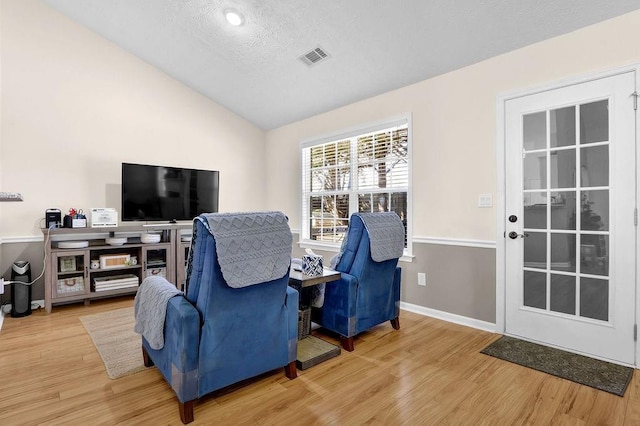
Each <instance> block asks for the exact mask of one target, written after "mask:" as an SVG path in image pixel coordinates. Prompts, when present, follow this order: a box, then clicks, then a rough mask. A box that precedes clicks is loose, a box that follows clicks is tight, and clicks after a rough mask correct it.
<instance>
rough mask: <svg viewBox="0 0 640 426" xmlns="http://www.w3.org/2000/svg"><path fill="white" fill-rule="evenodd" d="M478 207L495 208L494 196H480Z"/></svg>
mask: <svg viewBox="0 0 640 426" xmlns="http://www.w3.org/2000/svg"><path fill="white" fill-rule="evenodd" d="M478 207H485V208H486V207H493V195H492V194H480V195H479V196H478Z"/></svg>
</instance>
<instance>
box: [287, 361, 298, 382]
mask: <svg viewBox="0 0 640 426" xmlns="http://www.w3.org/2000/svg"><path fill="white" fill-rule="evenodd" d="M284 375H285V376H287V379H289V380H293V379H295V378H296V377H298V369H297V368H296V362H295V361H293V362H290V363H289V364H287V365H285V366H284Z"/></svg>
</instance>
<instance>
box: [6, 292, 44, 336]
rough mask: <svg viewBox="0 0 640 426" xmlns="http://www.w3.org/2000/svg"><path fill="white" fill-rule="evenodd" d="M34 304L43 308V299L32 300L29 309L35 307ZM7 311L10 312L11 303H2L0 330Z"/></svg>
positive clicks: (7, 313)
mask: <svg viewBox="0 0 640 426" xmlns="http://www.w3.org/2000/svg"><path fill="white" fill-rule="evenodd" d="M36 306H37V308H40V309H44V299H39V300H32V301H31V309H37V308H36ZM5 311H6V313H5ZM9 312H11V303H7V304H6V305H2V307H1V308H0V330H2V323H3V322H4V316H5V315H9Z"/></svg>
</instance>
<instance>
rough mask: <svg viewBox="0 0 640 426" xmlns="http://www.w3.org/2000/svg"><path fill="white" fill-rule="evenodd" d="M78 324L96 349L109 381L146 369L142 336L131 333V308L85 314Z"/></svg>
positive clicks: (132, 323) (132, 320)
mask: <svg viewBox="0 0 640 426" xmlns="http://www.w3.org/2000/svg"><path fill="white" fill-rule="evenodd" d="M80 321H81V322H82V325H84V328H85V329H86V330H87V332H88V333H89V336H91V340H93V344H94V345H95V346H96V349H98V353H99V354H100V357H101V358H102V362H104V366H105V367H106V369H107V375H108V376H109V378H110V379H117V378H119V377H123V376H127V375H129V374H133V373H137V372H138V371H142V370H144V369H145V366H144V364H143V361H142V350H141V348H140V347H141V346H140V345H141V337H140V335H139V334H137V333H135V332H134V331H133V326H134V323H135V318H134V315H133V308H123V309H117V310H114V311H108V312H102V313H99V314H94V315H87V316H84V317H80Z"/></svg>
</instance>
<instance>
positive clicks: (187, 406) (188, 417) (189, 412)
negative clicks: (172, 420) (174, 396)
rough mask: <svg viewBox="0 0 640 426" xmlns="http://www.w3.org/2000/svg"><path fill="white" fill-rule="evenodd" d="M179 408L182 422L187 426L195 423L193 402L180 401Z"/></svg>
mask: <svg viewBox="0 0 640 426" xmlns="http://www.w3.org/2000/svg"><path fill="white" fill-rule="evenodd" d="M178 408H179V409H180V420H182V423H184V424H185V425H186V424H187V423H191V422H192V421H193V401H187V402H180V401H178Z"/></svg>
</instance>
